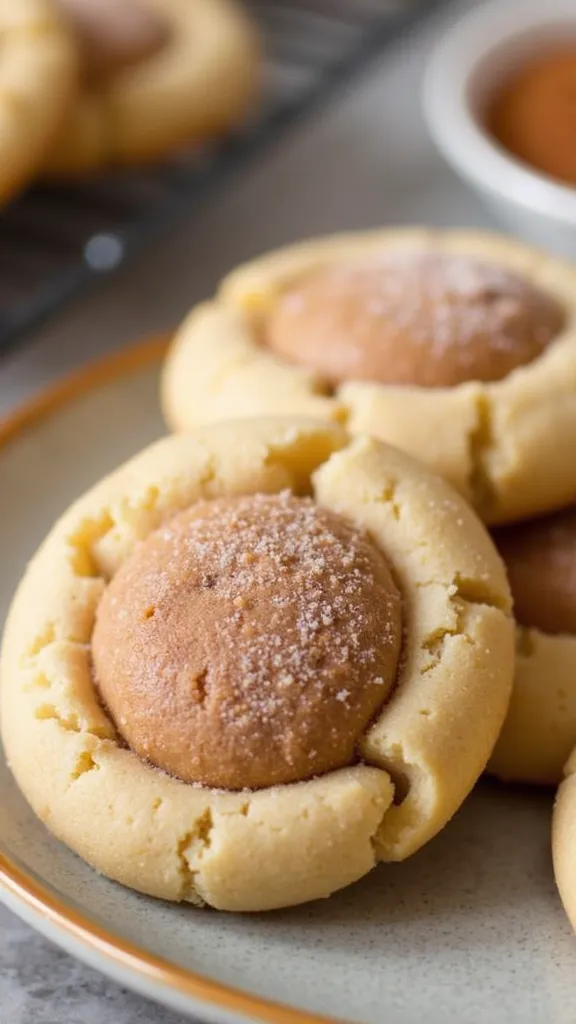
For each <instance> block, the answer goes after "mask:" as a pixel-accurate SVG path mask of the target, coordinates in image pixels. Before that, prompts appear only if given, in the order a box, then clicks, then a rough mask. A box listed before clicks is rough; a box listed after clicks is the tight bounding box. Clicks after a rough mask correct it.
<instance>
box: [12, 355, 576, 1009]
mask: <svg viewBox="0 0 576 1024" xmlns="http://www.w3.org/2000/svg"><path fill="white" fill-rule="evenodd" d="M159 355H160V347H159V345H158V344H150V345H147V346H144V347H142V346H141V347H140V348H139V349H137V350H135V351H131V352H129V353H127V354H124V355H121V356H120V357H115V358H113V359H112V360H108V361H107V362H105V363H101V364H100V365H99V366H97V367H96V368H93V369H91V370H89V371H83V372H82V373H81V374H79V375H76V376H75V377H74V378H72V379H70V380H68V381H66V382H65V383H64V384H63V385H60V386H58V387H57V388H56V389H53V390H52V391H51V392H49V393H48V394H45V395H42V396H41V397H40V399H38V400H37V401H35V402H34V403H32V404H31V405H29V406H27V407H26V408H25V409H23V410H22V411H21V412H20V413H19V414H17V415H16V416H15V417H12V419H11V420H10V422H9V423H7V424H5V425H4V427H0V495H1V496H2V497H1V499H0V500H1V519H0V522H1V530H0V564H1V566H2V571H1V574H0V576H1V579H0V605H1V609H0V615H1V616H2V617H3V615H4V614H5V612H6V609H7V606H8V602H9V600H10V596H11V594H12V591H13V589H14V587H15V585H16V582H17V580H18V578H19V576H20V575H21V573H22V570H23V568H24V565H25V563H26V560H27V558H28V557H29V556H30V555H31V554H32V552H33V551H34V549H35V548H36V546H37V544H38V542H39V541H40V540H41V538H42V537H43V535H44V533H45V532H46V530H47V529H48V527H49V526H50V524H51V523H52V521H53V519H54V518H55V517H56V516H57V515H58V513H59V512H61V511H62V510H63V509H64V508H65V507H66V505H67V504H68V503H69V502H70V501H71V499H72V498H74V497H75V496H76V495H77V493H78V492H79V491H82V490H83V489H84V488H85V487H87V486H88V485H89V484H91V483H92V482H93V481H94V480H96V479H97V478H98V477H100V476H101V475H102V474H103V473H105V472H106V471H108V470H110V469H112V467H114V466H115V465H116V464H117V463H118V462H119V461H120V460H123V459H125V458H127V457H128V456H130V455H131V454H132V453H133V452H135V451H137V450H138V449H139V448H141V447H142V446H143V445H146V444H148V443H149V442H150V441H152V440H154V439H155V438H156V437H158V436H159V435H160V434H161V433H162V431H163V427H162V421H161V418H160V413H159V409H158V404H157V397H156V396H157V387H158V365H159ZM39 770H41V765H39ZM550 811H551V796H550V794H547V793H535V792H528V791H520V790H510V789H505V788H503V787H499V786H496V785H494V784H490V783H483V784H482V785H481V786H480V787H479V788H478V789H477V791H476V792H475V794H474V795H473V796H472V797H471V798H470V800H469V801H468V802H467V803H466V805H465V806H464V808H463V809H462V810H461V812H460V813H459V814H458V815H457V816H456V818H455V820H454V821H453V822H452V823H451V824H450V825H449V826H448V827H447V828H446V829H445V830H444V831H443V833H442V834H441V835H440V836H439V837H438V838H437V839H436V840H435V841H434V842H432V843H430V844H429V845H428V846H427V847H426V848H425V849H424V850H422V851H421V852H420V853H419V854H417V855H416V856H414V857H412V858H411V859H410V860H408V861H407V862H405V863H404V864H399V865H391V866H383V867H381V868H380V869H378V870H376V871H374V872H373V873H372V874H371V875H370V876H368V877H367V878H365V879H364V880H363V881H362V882H360V883H359V884H357V885H355V886H353V887H352V888H350V889H349V890H347V891H345V892H342V893H340V894H339V895H336V896H334V897H332V898H331V899H330V900H326V901H323V902H319V903H315V904H312V905H309V906H307V907H301V908H298V909H295V910H288V911H283V912H276V913H273V914H268V915H261V914H256V915H238V916H233V915H230V914H219V913H216V912H213V911H203V910H196V909H194V908H192V907H190V906H187V905H183V906H172V905H169V904H163V903H160V902H158V901H155V900H152V899H147V898H145V897H142V896H139V895H136V894H135V893H133V892H130V891H128V890H127V889H123V888H122V887H121V886H119V885H116V884H115V883H113V882H109V881H107V880H106V879H104V878H101V877H99V876H98V875H96V874H95V873H94V872H93V871H91V870H90V868H88V867H86V866H85V865H84V864H83V863H82V861H80V860H79V859H78V858H77V857H76V856H75V855H74V854H72V853H70V852H69V851H68V850H67V849H65V848H64V847H63V846H61V845H60V844H59V843H58V842H56V841H55V840H54V839H53V838H52V837H51V836H50V835H49V834H48V832H47V831H46V830H45V829H44V828H43V826H42V825H41V824H40V823H39V822H38V821H36V820H35V818H34V817H33V815H32V814H31V813H30V811H29V810H28V808H27V806H26V804H25V802H24V800H23V799H22V797H21V796H20V795H19V793H18V791H17V789H16V786H15V785H14V783H13V781H12V779H11V777H10V774H9V772H8V771H7V769H6V767H5V765H4V764H0V829H1V835H0V875H1V883H2V884H1V891H2V897H3V899H4V900H5V902H6V903H7V905H8V906H9V907H11V908H12V909H13V910H14V911H16V913H17V914H20V915H21V916H22V917H23V918H25V920H27V921H28V922H29V923H30V924H32V925H33V926H34V927H36V928H38V929H39V930H40V931H42V932H44V934H46V935H48V936H49V937H50V938H52V939H54V940H55V941H56V942H58V943H60V945H62V946H63V947H65V948H66V949H68V950H69V951H70V952H71V953H73V954H74V955H76V956H78V957H80V958H82V959H84V960H86V961H88V962H89V963H91V964H92V965H93V966H96V967H98V968H99V969H101V970H102V971H105V972H107V973H108V974H110V975H112V976H113V977H114V978H116V979H117V980H118V981H121V982H122V983H123V984H125V985H129V986H132V987H133V988H135V989H138V990H139V991H141V992H143V993H145V994H146V995H149V996H152V997H153V998H155V999H157V1000H159V1001H161V1002H164V1003H166V1004H169V1005H171V1006H173V1007H176V1008H177V1009H180V1010H183V1011H187V1012H189V1013H196V1014H199V1015H201V1016H202V1018H203V1019H204V1020H209V1021H222V1022H224V1021H227V1022H237V1021H268V1022H274V1024H313V1022H316V1024H319V1022H322V1021H323V1022H326V1020H328V1019H332V1020H334V1019H337V1020H348V1021H355V1022H357V1024H380V1022H383V1021H386V1022H389V1024H420V1022H421V1021H423V1020H425V1021H426V1022H427V1024H450V1022H458V1024H486V1022H488V1021H489V1022H490V1024H500V1022H501V1024H511V1022H512V1024H514V1022H522V1024H551V1022H554V1024H563V1022H566V1024H568V1022H570V1024H573V1022H574V1020H575V1019H576V996H575V994H574V993H575V990H574V976H575V971H576V940H575V939H574V938H573V936H572V934H571V930H570V928H569V926H568V923H567V921H566V919H565V917H564V914H563V912H562V908H561V906H560V902H559V899H558V896H557V894H556V891H555V887H554V881H553V877H552V869H551V864H550V850H549V825H550Z"/></svg>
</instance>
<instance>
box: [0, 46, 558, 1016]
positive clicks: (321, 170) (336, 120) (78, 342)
mask: <svg viewBox="0 0 576 1024" xmlns="http://www.w3.org/2000/svg"><path fill="white" fill-rule="evenodd" d="M428 47H429V37H428V38H426V39H425V40H424V41H423V42H422V43H421V44H419V45H418V46H417V47H415V46H413V45H412V46H404V47H403V48H402V51H401V52H399V53H397V54H396V55H395V57H394V58H393V59H392V60H390V59H387V60H386V61H385V62H383V64H382V66H381V67H378V68H376V69H375V70H374V72H373V73H371V74H370V75H369V76H368V77H366V79H365V80H364V81H363V82H361V83H360V84H359V85H357V86H356V87H355V89H354V91H353V92H352V93H351V94H350V96H348V97H347V98H346V99H345V100H343V99H342V98H341V99H340V100H339V102H338V103H337V104H336V105H334V106H333V107H332V109H331V110H330V111H328V112H326V113H325V114H323V115H322V117H321V118H318V119H317V120H316V122H315V123H313V124H310V122H309V123H308V124H307V126H306V127H305V128H304V129H303V130H302V131H300V132H299V133H298V134H297V135H294V136H293V137H292V138H291V139H289V140H287V141H286V142H284V143H283V144H282V145H281V146H280V147H278V148H277V149H276V150H275V151H274V152H273V153H271V154H270V155H269V156H268V158H267V159H266V160H265V161H263V162H262V163H260V164H259V166H258V167H257V168H256V169H254V170H252V171H251V172H250V174H248V175H246V176H245V178H244V179H243V180H242V181H241V182H239V183H237V184H236V185H235V186H234V188H232V189H230V190H229V191H228V193H227V194H226V195H225V196H221V197H220V198H219V200H218V201H217V202H216V203H214V204H212V205H210V206H209V207H207V208H206V210H205V211H204V213H203V214H202V215H201V216H200V217H196V218H195V220H194V223H193V225H192V226H188V225H184V226H183V227H182V228H181V230H180V231H179V232H178V233H177V234H174V235H172V236H171V237H170V239H168V240H167V241H165V242H164V243H162V244H161V245H159V246H157V247H156V249H155V250H154V251H153V252H149V253H148V254H146V256H145V257H143V258H142V259H141V260H140V261H139V262H138V263H137V264H131V265H130V267H129V268H128V269H127V270H126V271H125V272H123V273H122V274H120V275H119V276H118V277H116V278H114V280H113V281H111V282H109V283H107V284H106V285H105V286H104V287H102V288H101V289H100V290H99V291H98V293H97V294H95V295H94V296H93V297H92V298H90V299H89V300H86V301H83V302H82V303H80V304H79V305H78V306H77V307H76V308H75V309H71V310H70V311H69V312H68V313H67V315H66V316H65V317H60V318H59V319H58V320H56V321H54V322H53V323H52V324H51V325H50V327H49V328H48V329H46V330H44V331H43V332H41V333H40V334H38V336H37V337H36V338H35V339H34V340H33V342H32V343H31V344H29V345H28V346H27V347H26V348H24V349H22V350H20V351H19V352H18V353H16V354H14V355H13V356H12V357H11V358H10V359H8V360H7V361H5V362H4V363H2V364H0V412H5V411H6V410H7V409H8V408H9V407H10V406H12V405H14V404H17V403H18V402H19V401H20V400H21V399H22V398H23V397H24V396H25V395H26V394H28V393H29V392H30V391H32V390H35V389H36V388H38V387H39V386H41V385H42V384H44V383H45V382H47V381H48V380H50V379H52V378H53V377H54V376H55V375H57V374H58V373H61V372H62V371H64V370H66V369H69V368H70V367H71V366H73V365H75V364H78V363H80V362H82V361H85V360H87V359H90V358H93V357H94V355H96V354H98V353H100V352H104V351H107V350H111V349H113V348H115V347H117V346H118V345H120V344H123V343H125V342H126V341H130V340H132V339H135V338H137V337H139V336H140V335H142V334H143V333H148V332H150V331H154V330H156V329H158V328H163V327H165V326H167V325H169V324H171V323H176V322H177V321H178V319H179V317H180V316H181V315H182V313H183V312H184V311H185V310H186V309H187V308H188V307H189V305H190V304H191V303H192V302H193V301H194V300H195V299H196V298H198V297H200V296H203V295H206V294H209V293H210V291H211V290H212V288H213V286H214V283H215V282H216V281H217V279H218V277H219V275H220V274H221V273H222V272H223V271H225V270H226V269H228V268H229V267H230V266H232V265H233V264H234V263H236V262H238V261H239V260H241V259H243V258H245V257H247V256H249V255H251V254H252V253H256V252H258V251H260V250H262V249H265V248H267V247H272V246H274V245H277V244H279V243H282V242H284V241H289V240H291V239H294V238H297V237H299V236H305V235H309V234H312V233H314V232H322V231H327V230H337V229H343V228H353V227H363V226H374V225H376V224H385V223H390V224H393V223H402V222H418V221H428V222H431V223H437V224H476V225H483V224H489V221H488V219H487V217H486V215H485V213H484V211H483V209H482V208H481V207H479V206H478V205H477V203H476V201H475V200H473V199H472V198H471V196H470V193H469V192H468V191H467V189H466V188H465V187H464V186H463V185H462V184H461V183H460V182H459V181H457V179H456V178H455V177H454V176H453V175H452V174H451V173H450V172H449V171H448V170H446V168H445V167H444V165H443V164H442V162H441V160H440V158H439V157H438V156H437V154H436V153H435V152H434V150H433V148H432V146H431V145H430V143H429V142H428V140H427V138H426V135H425V132H424V128H423V125H422V120H421V113H420V109H419V96H418V87H419V75H420V70H421V66H422V59H423V55H424V52H425V51H426V50H427V49H428ZM181 1019H182V1018H180V1016H179V1015H178V1014H175V1013H172V1012H171V1011H168V1010H163V1009H159V1008H157V1007H156V1006H155V1005H153V1004H149V1003H147V1002H146V1001H145V1000H142V999H140V998H139V997H137V996H134V995H131V994H128V993H125V992H124V991H123V990H122V989H120V988H118V987H117V986H116V985H115V984H113V983H112V982H109V981H107V980H105V979H103V978H101V977H100V976H99V975H97V974H96V973H95V972H93V971H91V970H89V969H88V968H85V967H84V966H81V965H79V964H77V963H76V962H75V961H74V960H72V959H71V958H70V957H68V956H67V955H66V954H63V953H61V952H59V951H58V950H56V949H55V948H54V947H52V946H51V945H49V944H48V943H47V942H45V941H44V940H43V939H41V938H39V937H37V936H35V935H34V933H33V932H32V931H31V930H30V929H29V928H28V927H27V926H25V925H23V924H21V923H20V922H19V921H17V919H16V918H14V917H13V916H12V915H11V914H9V912H8V911H6V910H4V909H0V1022H1V1024H176V1022H177V1021H180V1020H181ZM558 1019H560V1018H558ZM393 1024H395V1022H393Z"/></svg>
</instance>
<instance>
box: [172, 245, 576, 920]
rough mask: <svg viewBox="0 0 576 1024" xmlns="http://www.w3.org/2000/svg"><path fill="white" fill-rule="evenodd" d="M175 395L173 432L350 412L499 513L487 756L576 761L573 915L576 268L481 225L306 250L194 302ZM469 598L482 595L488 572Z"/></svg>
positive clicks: (273, 260)
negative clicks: (500, 632) (497, 718)
mask: <svg viewBox="0 0 576 1024" xmlns="http://www.w3.org/2000/svg"><path fill="white" fill-rule="evenodd" d="M163 405H164V411H165V415H166V419H167V422H168V424H169V425H170V426H171V428H173V429H174V430H188V429H190V428H191V427H193V426H194V425H195V424H197V423H198V422H200V421H201V422H210V421H213V420H218V419H221V418H223V417H231V416H234V417H237V416H248V415H250V416H252V415H266V414H270V413H271V412H273V411H276V412H277V411H281V412H290V413H293V414H298V415H312V416H320V417H323V418H324V419H327V420H329V421H332V422H338V423H345V424H346V426H347V428H348V429H349V430H350V431H352V433H364V432H365V433H369V434H372V435H375V436H377V437H379V438H382V439H384V440H385V441H387V442H390V443H392V444H394V445H396V446H398V447H399V448H402V449H404V450H405V451H408V452H410V453H411V454H412V455H414V456H417V457H418V459H421V460H422V461H424V462H425V463H427V464H428V465H429V466H430V467H431V468H432V469H434V470H435V471H437V472H439V473H440V474H441V475H442V476H443V477H444V478H446V479H447V480H449V481H450V482H451V483H452V484H453V486H454V487H455V488H456V489H457V490H458V491H459V492H460V493H461V494H462V495H463V496H464V497H465V498H466V499H467V501H469V502H470V504H471V505H472V506H473V507H474V508H475V509H476V511H477V513H478V514H479V516H480V517H481V518H482V520H483V521H484V522H485V523H486V524H487V525H488V526H489V527H490V528H491V529H492V536H493V540H494V541H495V543H496V545H497V548H498V550H499V552H500V554H501V556H502V558H503V560H504V562H505V564H506V567H507V570H508V576H509V581H510V584H511V588H512V593H513V597H514V608H515V615H516V620H517V627H516V678H515V684H514V688H513V693H512V699H511V703H510V707H509V711H508V715H507V718H506V721H505V723H504V727H503V729H502V731H501V734H500V737H499V739H498V742H497V744H496V747H495V749H494V751H493V754H492V757H491V759H490V762H489V765H488V771H490V772H491V773H492V774H494V775H496V776H498V777H500V778H501V779H503V780H506V781H514V782H522V783H531V784H537V785H550V786H555V785H558V784H559V783H560V782H561V780H562V776H563V770H565V771H566V773H567V779H566V781H564V782H563V783H562V785H561V787H560V792H559V799H558V801H557V807H556V818H555V830H554V851H555V859H556V868H557V875H558V881H559V885H560V888H561V891H562V895H563V898H564V900H565V903H566V906H567V909H568V912H569V913H570V914H571V916H572V919H573V921H574V923H575V924H576V880H574V879H573V873H572V872H571V869H570V858H571V857H572V856H573V851H574V850H575V849H576V827H574V826H573V825H572V815H573V814H576V783H574V781H573V777H572V773H573V772H574V770H575V769H576V755H575V756H574V757H573V758H572V759H571V760H569V759H568V758H569V755H570V753H571V751H572V749H573V748H574V747H575V746H576V508H575V507H574V506H573V505H571V503H572V502H576V270H575V269H574V268H573V267H571V266H567V265H566V264H564V263H561V262H559V261H557V260H555V259H553V258H552V257H550V256H547V255H545V254H543V253H541V252H536V251H533V250H531V249H529V248H526V247H525V246H523V245H521V244H520V243H518V242H515V241H513V240H510V239H506V238H502V237H496V236H490V235H485V234H479V233H470V232H431V231H421V230H413V229H410V230H397V231H386V232H375V233H370V234H364V235H349V236H341V237H335V238H327V239H323V240H316V241H312V242H306V243H304V244H300V245H296V246H292V247H290V248H287V249H284V250H282V251H280V252H276V253H273V254H269V255H267V256H265V257H263V258H261V259H258V260H256V261H255V262H252V263H250V264H248V265H247V266H243V267H240V268H239V269H238V270H236V271H234V272H233V273H232V274H231V275H230V276H229V277H228V278H226V279H225V280H224V282H223V283H222V285H221V287H220V289H219V292H218V294H217V296H216V298H215V299H214V300H213V301H210V302H207V303H205V304H204V305H202V306H200V307H199V308H197V309H195V310H193V311H192V313H191V314H190V316H189V317H188V318H187V320H186V321H185V322H184V324H183V325H182V326H181V327H180V329H179V330H178V331H177V333H176V337H175V339H174V342H173V344H172V346H171V349H170V352H169V356H168V359H167V362H166V366H165V371H164V379H163ZM468 598H469V599H470V600H477V601H478V602H479V603H480V604H481V603H482V602H483V601H485V595H484V594H483V592H482V591H481V590H480V589H477V584H474V585H470V587H469V588H468ZM565 765H566V768H564V766H565ZM573 808H574V810H573Z"/></svg>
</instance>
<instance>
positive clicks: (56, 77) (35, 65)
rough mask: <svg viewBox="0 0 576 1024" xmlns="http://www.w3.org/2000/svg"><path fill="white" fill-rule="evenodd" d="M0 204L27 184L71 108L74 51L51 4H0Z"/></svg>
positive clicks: (29, 0)
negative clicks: (0, 47)
mask: <svg viewBox="0 0 576 1024" xmlns="http://www.w3.org/2000/svg"><path fill="white" fill-rule="evenodd" d="M0 34H1V38H2V54H1V60H0V203H3V202H5V201H6V200H8V199H11V198H12V196H13V195H14V194H15V193H16V192H17V191H18V190H19V189H21V188H22V187H23V186H24V185H27V184H28V182H29V180H30V179H31V178H32V177H33V175H34V174H35V173H36V171H37V168H38V165H39V163H40V161H41V159H42V158H43V157H44V155H45V153H46V150H47V148H48V147H49V146H50V145H51V143H52V140H53V137H54V135H55V133H56V131H57V129H58V128H59V127H60V125H61V124H62V123H63V121H64V118H65V117H66V115H67V113H68V112H69V110H70V107H71V106H72V103H73V101H74V95H75V92H76V79H77V52H76V47H75V45H74V42H73V40H72V38H71V36H70V33H69V32H68V29H67V27H66V25H65V24H64V23H63V19H62V18H61V17H60V16H59V12H58V10H57V9H56V8H55V7H54V5H53V4H52V3H51V2H50V0H17V2H14V0H0Z"/></svg>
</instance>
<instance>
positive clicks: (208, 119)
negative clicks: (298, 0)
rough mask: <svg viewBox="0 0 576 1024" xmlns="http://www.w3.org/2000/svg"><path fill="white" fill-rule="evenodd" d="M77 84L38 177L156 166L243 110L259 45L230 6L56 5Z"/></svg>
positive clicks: (211, 1)
mask: <svg viewBox="0 0 576 1024" xmlns="http://www.w3.org/2000/svg"><path fill="white" fill-rule="evenodd" d="M57 2H58V3H59V4H60V7H61V9H62V11H63V14H64V15H65V16H66V17H67V19H68V22H69V25H70V27H71V28H72V31H73V33H74V34H75V37H76V40H77V45H78V46H79V49H80V53H81V55H82V56H83V58H84V59H83V70H84V82H83V88H82V89H81V90H80V92H79V95H78V97H77V100H76V103H75V105H74V108H73V109H72V111H71V113H70V115H69V117H68V119H67V120H66V123H65V124H64V125H63V126H62V130H61V132H60V135H59V137H58V139H57V140H56V141H55V143H54V145H53V146H52V148H51V150H50V153H49V155H48V157H47V159H46V161H45V165H44V173H45V174H46V175H48V176H52V177H74V176H76V175H82V174H87V173H90V172H93V171H96V170H98V169H99V168H101V167H104V166H118V165H128V164H132V163H136V164H139V163H146V162H149V161H153V160H157V159H159V158H161V157H163V156H165V155H166V154H167V153H170V152H172V151H173V150H174V149H177V148H179V147H181V146H183V145H185V144H187V143H190V142H196V141H204V140H205V139H207V138H210V137H212V136H214V135H218V134H219V133H221V132H222V131H223V130H224V129H226V128H227V127H229V126H230V125H231V124H233V123H234V122H235V121H237V120H238V119H239V118H240V116H241V115H242V114H243V113H244V111H245V109H246V107H247V104H248V102H249V101H250V99H251V98H252V96H253V94H254V92H255V87H256V83H257V78H258V54H259V51H258V42H257V37H256V31H255V29H254V28H253V26H252V23H251V21H250V19H249V18H248V17H247V16H246V15H245V14H244V12H243V10H242V8H241V7H240V6H237V5H236V3H235V2H234V0H124V2H119V0H57Z"/></svg>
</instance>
